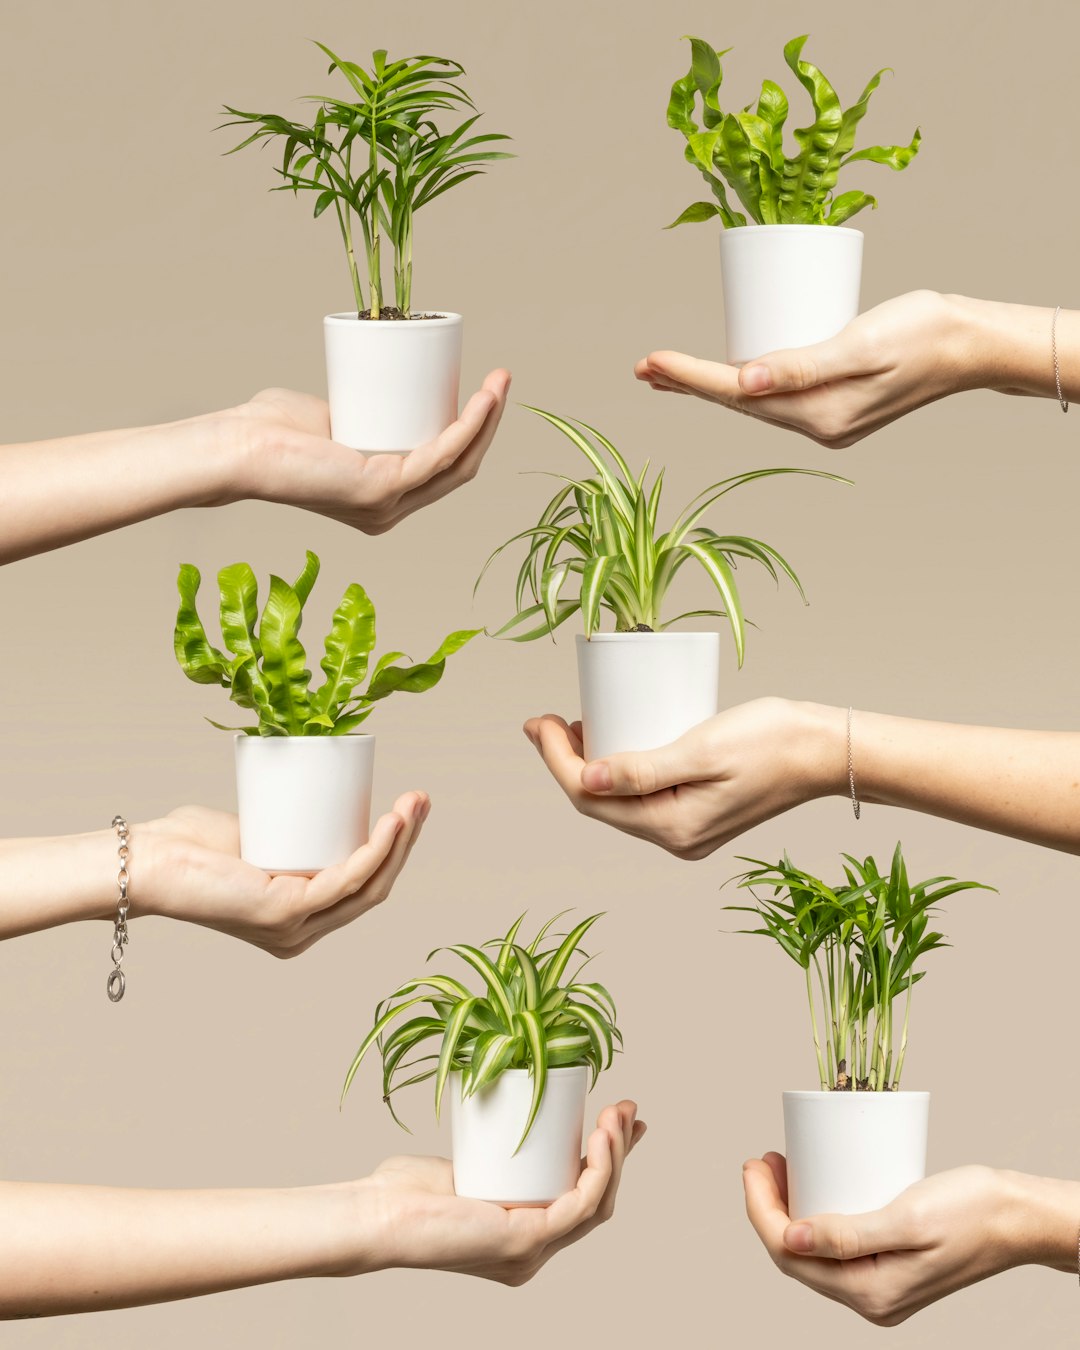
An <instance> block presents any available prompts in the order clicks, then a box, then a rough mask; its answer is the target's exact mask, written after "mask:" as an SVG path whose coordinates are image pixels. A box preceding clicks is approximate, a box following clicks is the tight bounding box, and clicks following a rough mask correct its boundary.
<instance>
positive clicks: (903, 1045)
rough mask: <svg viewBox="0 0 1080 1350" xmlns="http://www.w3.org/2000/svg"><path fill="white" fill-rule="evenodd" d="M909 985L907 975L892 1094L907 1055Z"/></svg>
mask: <svg viewBox="0 0 1080 1350" xmlns="http://www.w3.org/2000/svg"><path fill="white" fill-rule="evenodd" d="M911 983H912V980H911V976H910V975H908V982H907V998H906V999H905V1001H904V1029H903V1031H902V1032H901V1033H900V1053H899V1055H897V1057H896V1077H895V1079H894V1080H893V1091H894V1092H897V1091H898V1090H899V1088H900V1075H901V1074H902V1073H903V1072H904V1056H905V1055H906V1054H907V1033H908V1021H909V1019H910V1017H911Z"/></svg>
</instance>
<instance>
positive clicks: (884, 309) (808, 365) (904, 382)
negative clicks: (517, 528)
mask: <svg viewBox="0 0 1080 1350" xmlns="http://www.w3.org/2000/svg"><path fill="white" fill-rule="evenodd" d="M1053 316H1054V310H1053V309H1052V308H1049V309H1047V308H1039V307H1035V306H1030V305H1010V304H1002V303H998V302H996V301H992V300H971V299H968V298H967V297H966V296H962V295H938V294H937V293H936V292H935V291H912V292H911V293H910V294H908V295H901V296H898V297H897V298H896V299H895V300H887V301H886V302H885V303H884V304H881V305H877V306H876V307H875V308H874V309H870V310H867V311H866V313H865V314H860V315H859V317H858V318H857V319H855V320H853V321H852V322H851V323H850V324H848V326H847V327H846V328H845V329H844V330H843V332H841V333H839V334H837V336H836V337H834V338H830V339H829V341H828V342H819V343H817V344H816V345H815V346H813V347H801V348H797V349H794V350H790V351H780V352H769V353H762V355H761V357H760V358H758V359H757V360H754V361H750V362H747V364H746V365H744V366H743V367H742V368H741V369H737V368H736V367H734V366H726V365H722V364H720V363H718V362H715V361H704V360H700V359H699V358H697V357H693V356H685V355H683V354H682V353H681V352H653V353H652V354H651V355H650V356H647V357H646V358H645V359H644V360H643V361H639V362H638V364H637V366H636V368H635V372H634V373H635V374H636V375H637V378H638V379H639V380H643V381H644V382H645V383H646V384H649V385H651V386H652V388H653V389H657V390H662V391H666V392H671V393H678V394H696V395H697V396H698V397H699V398H704V399H708V400H709V401H711V402H713V403H719V404H722V405H723V406H724V407H726V408H731V409H733V410H734V411H736V412H741V413H746V414H747V415H748V416H750V417H757V418H760V419H761V420H762V421H765V422H771V423H772V424H773V425H774V426H779V427H786V428H787V429H788V430H791V431H799V432H802V434H803V435H805V436H809V437H810V438H811V440H814V441H817V442H818V443H819V444H820V445H826V446H830V447H832V448H842V447H844V446H848V445H854V444H855V442H856V441H860V440H862V438H863V437H864V436H869V435H870V434H871V432H874V431H877V430H879V428H881V427H883V426H886V425H887V424H888V423H889V422H894V421H896V419H897V418H898V417H903V416H904V414H905V413H909V412H912V411H914V409H916V408H921V407H923V406H924V405H925V404H927V403H933V402H934V401H935V400H937V399H939V398H945V397H946V396H947V395H949V394H957V393H961V392H962V391H963V390H965V389H996V390H998V391H999V392H1001V393H1004V394H1032V395H1036V396H1039V397H1042V398H1057V382H1056V380H1055V378H1054V361H1053V353H1052V342H1051V324H1052V320H1053ZM1056 329H1057V331H1056V336H1057V350H1058V366H1059V369H1060V375H1061V387H1062V394H1063V395H1064V397H1065V398H1066V399H1080V310H1062V311H1061V313H1060V314H1059V315H1058V318H1057V325H1056Z"/></svg>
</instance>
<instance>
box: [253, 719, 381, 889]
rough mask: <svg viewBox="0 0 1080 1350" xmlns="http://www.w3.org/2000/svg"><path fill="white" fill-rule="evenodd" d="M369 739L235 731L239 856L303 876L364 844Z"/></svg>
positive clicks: (371, 760) (371, 742)
mask: <svg viewBox="0 0 1080 1350" xmlns="http://www.w3.org/2000/svg"><path fill="white" fill-rule="evenodd" d="M374 767H375V737H374V736H237V737H236V797H237V804H238V809H239V813H240V856H241V857H242V858H243V860H244V861H245V862H249V863H254V865H255V866H256V867H261V868H262V869H263V871H264V872H293V873H297V874H301V875H307V874H310V873H312V872H318V871H319V870H320V869H321V868H323V867H330V866H331V865H332V864H333V863H339V862H343V861H344V860H345V859H346V858H347V857H348V856H349V854H350V853H353V852H355V850H356V849H358V848H359V847H360V845H361V844H366V843H367V838H368V831H369V829H370V825H371V781H372V775H373V773H374Z"/></svg>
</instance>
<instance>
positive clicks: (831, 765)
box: [785, 703, 850, 801]
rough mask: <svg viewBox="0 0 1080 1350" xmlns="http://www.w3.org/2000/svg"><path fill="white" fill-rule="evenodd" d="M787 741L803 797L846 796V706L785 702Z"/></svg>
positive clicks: (794, 774) (847, 787) (792, 767)
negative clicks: (833, 706) (834, 706)
mask: <svg viewBox="0 0 1080 1350" xmlns="http://www.w3.org/2000/svg"><path fill="white" fill-rule="evenodd" d="M786 708H787V712H788V719H787V720H788V727H787V730H786V732H785V742H786V745H787V746H788V748H789V750H790V753H791V754H792V755H793V757H794V761H793V763H792V766H791V772H792V776H793V778H794V780H795V781H796V782H797V783H798V784H799V785H800V786H801V788H802V795H803V800H805V801H812V800H814V799H815V798H818V797H834V796H847V795H848V792H849V790H850V788H849V783H848V772H847V709H846V708H831V707H829V706H827V705H826V704H823V703H786Z"/></svg>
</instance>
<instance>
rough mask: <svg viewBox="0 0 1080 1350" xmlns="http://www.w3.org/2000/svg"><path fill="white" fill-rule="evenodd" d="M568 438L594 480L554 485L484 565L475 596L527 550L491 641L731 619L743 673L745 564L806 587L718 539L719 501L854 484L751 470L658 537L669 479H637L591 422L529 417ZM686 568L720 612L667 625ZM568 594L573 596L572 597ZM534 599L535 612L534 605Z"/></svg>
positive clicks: (738, 543) (741, 546) (758, 554)
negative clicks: (796, 486) (741, 584)
mask: <svg viewBox="0 0 1080 1350" xmlns="http://www.w3.org/2000/svg"><path fill="white" fill-rule="evenodd" d="M529 411H530V412H534V413H537V414H538V415H539V416H540V417H542V418H544V419H545V421H547V422H550V423H551V425H552V426H553V427H555V428H557V429H558V430H559V431H561V432H562V433H563V435H564V436H566V437H567V438H568V439H569V440H570V441H572V442H573V444H574V445H576V446H577V448H578V449H579V450H580V451H581V453H582V454H583V455H584V456H585V458H586V459H587V460H588V461H589V464H590V466H591V469H592V470H593V473H592V475H591V476H590V477H588V478H580V479H579V478H571V477H568V476H566V475H565V474H555V475H553V477H556V478H559V479H561V480H562V482H563V484H564V486H563V487H561V488H560V489H559V491H558V492H557V493H556V494H555V496H554V497H552V499H551V500H550V501H549V502H548V504H547V506H546V507H545V508H544V511H543V514H542V515H541V517H540V519H539V521H537V523H536V524H535V525H532V526H530V527H529V528H528V529H526V530H522V531H520V532H519V533H518V534H515V535H514V536H513V537H512V538H511V539H508V540H507V541H506V543H505V544H501V545H500V546H499V547H498V548H497V549H496V550H495V551H494V553H492V554H491V556H490V557H489V558H488V560H487V562H486V563H485V564H484V568H483V571H481V573H480V577H479V578H478V579H477V582H476V586H475V587H474V589H473V594H474V595H475V593H476V590H477V589H478V588H479V585H480V582H481V581H482V580H483V577H484V573H485V572H486V571H487V569H488V568H489V567H490V566H491V564H492V563H493V562H494V560H495V559H496V558H497V557H498V556H499V554H501V553H502V552H503V550H504V549H507V548H509V547H510V546H511V545H512V544H514V543H517V542H518V541H519V540H526V541H527V548H526V554H525V560H524V562H523V563H522V564H521V566H520V568H519V570H518V576H517V586H516V590H515V609H516V613H515V614H514V616H513V618H512V619H510V620H509V621H508V622H507V623H505V624H504V625H503V626H502V627H501V628H499V629H498V630H497V631H496V632H495V633H494V634H493V636H495V637H508V638H510V639H511V640H512V641H514V642H530V641H532V640H533V639H535V638H538V637H542V636H543V635H544V634H546V633H553V632H554V630H555V629H556V628H558V626H559V625H560V624H562V623H565V622H566V620H567V619H568V618H570V616H571V615H572V614H575V613H576V612H577V611H578V610H580V611H581V616H582V621H583V623H584V628H585V636H586V637H592V635H593V633H595V632H596V631H597V630H598V629H599V626H600V618H601V611H602V610H607V611H608V612H609V613H610V614H611V615H612V616H613V617H614V620H615V629H616V631H617V632H643V631H649V632H660V631H662V630H663V629H665V628H670V627H671V625H672V624H676V623H678V622H679V621H680V620H681V619H691V618H702V617H715V618H726V619H727V621H728V624H729V626H730V628H731V634H732V637H733V638H734V640H735V653H736V656H737V657H738V662H739V665H740V666H741V665H742V663H743V657H744V654H745V647H746V619H745V617H744V615H743V609H742V602H741V600H740V598H739V591H738V586H737V584H736V581H735V569H736V567H737V565H738V562H739V560H740V559H747V560H749V561H750V562H754V563H758V564H760V565H761V566H762V567H764V568H765V570H766V571H767V572H768V573H769V575H770V576H771V577H772V579H773V581H775V582H777V583H779V578H780V574H781V573H783V574H784V575H785V576H787V577H788V578H789V579H790V581H791V582H792V583H793V584H794V586H795V587H796V589H797V590H798V592H799V594H800V596H802V599H803V603H804V604H805V603H806V596H805V594H804V592H803V588H802V583H801V582H800V581H799V578H798V577H797V576H796V575H795V572H794V571H793V569H792V567H791V565H790V564H789V563H788V562H787V561H786V560H785V559H784V558H782V557H781V555H780V554H779V553H777V551H776V550H775V549H774V548H773V547H772V546H771V545H769V544H766V543H763V542H762V541H761V540H760V539H751V538H749V537H748V536H746V535H738V534H718V533H717V532H716V531H715V530H713V529H710V528H709V527H708V526H706V525H703V524H702V521H703V520H704V518H705V516H706V515H707V513H708V512H709V510H710V509H711V508H712V507H713V506H714V505H715V503H716V502H717V501H719V500H720V498H721V497H724V496H726V495H727V494H728V493H729V492H732V491H734V489H735V488H737V487H741V486H743V485H744V484H746V483H751V482H753V481H754V480H755V479H758V478H769V477H772V476H775V475H777V474H787V473H799V474H808V475H810V476H811V477H814V478H831V479H833V480H834V481H836V482H839V483H847V482H848V481H849V480H848V479H846V478H840V477H839V476H838V475H836V474H832V473H825V472H823V471H821V470H818V469H752V470H750V471H749V472H747V473H740V474H736V475H735V476H734V477H731V478H725V479H723V480H721V481H720V482H718V483H713V484H711V485H710V486H709V487H707V488H705V489H703V491H701V492H699V493H698V495H697V496H696V497H695V498H694V499H693V501H692V502H690V504H689V505H688V506H687V507H686V508H685V509H684V510H683V511H682V513H681V514H680V515H679V516H678V517H677V519H676V520H675V522H674V524H673V525H672V526H671V527H670V528H669V529H667V530H660V529H659V528H658V523H657V522H658V517H659V510H660V494H661V491H662V489H663V481H664V471H663V470H662V469H661V470H660V471H659V472H658V473H657V474H656V475H655V476H654V477H653V479H652V482H651V483H650V482H649V467H650V466H649V462H648V461H646V463H645V465H644V467H643V468H642V469H641V471H640V472H639V473H637V474H634V473H632V472H631V470H630V467H629V465H628V464H627V462H626V460H625V459H624V458H623V456H622V455H621V454H620V453H619V451H618V450H617V449H616V448H615V446H614V445H612V443H611V442H610V441H609V440H608V439H607V438H606V437H605V436H602V435H601V434H600V432H599V431H597V430H596V429H595V428H594V427H590V426H588V425H586V423H584V422H574V423H571V422H568V421H566V420H565V419H564V418H562V417H557V416H556V415H555V414H554V413H550V412H544V411H543V410H542V409H540V408H530V409H529ZM688 562H693V563H696V564H697V565H698V566H700V567H701V568H702V569H703V570H704V572H705V574H706V575H707V576H708V578H709V580H710V581H711V582H712V584H713V586H714V587H715V588H716V591H717V592H718V594H719V596H720V600H721V602H722V604H723V608H722V609H706V610H690V611H688V612H686V613H683V614H679V615H678V616H676V617H675V618H671V619H667V620H662V618H661V613H662V610H663V606H664V603H665V601H666V599H667V593H668V589H669V587H670V586H671V583H672V581H673V580H674V579H675V577H676V575H677V574H678V572H679V570H680V569H681V568H682V567H683V566H684V564H686V563H688ZM568 587H571V588H572V589H573V594H572V595H566V594H564V592H565V591H566V590H567V588H568ZM530 597H531V599H532V601H533V603H532V604H528V603H526V602H527V600H528V599H529V598H530Z"/></svg>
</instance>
